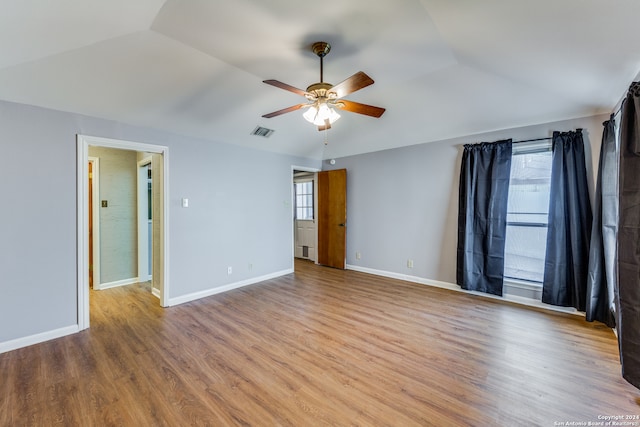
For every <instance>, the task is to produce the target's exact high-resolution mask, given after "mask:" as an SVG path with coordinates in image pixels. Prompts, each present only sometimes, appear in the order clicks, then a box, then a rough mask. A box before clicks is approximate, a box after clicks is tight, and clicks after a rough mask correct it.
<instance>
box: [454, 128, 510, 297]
mask: <svg viewBox="0 0 640 427" xmlns="http://www.w3.org/2000/svg"><path fill="white" fill-rule="evenodd" d="M510 174H511V140H510V139H509V140H504V141H498V142H495V143H487V142H484V143H481V144H473V145H471V144H468V145H465V146H464V152H463V153H462V167H461V169H460V195H459V205H458V253H457V261H458V263H457V267H456V279H457V282H458V285H460V286H461V287H462V289H467V290H470V291H479V292H486V293H490V294H494V295H502V281H503V274H504V244H505V235H506V233H507V196H508V194H509V175H510Z"/></svg>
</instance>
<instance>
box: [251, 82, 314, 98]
mask: <svg viewBox="0 0 640 427" xmlns="http://www.w3.org/2000/svg"><path fill="white" fill-rule="evenodd" d="M262 83H266V84H268V85H271V86H275V87H279V88H280V89H284V90H288V91H289V92H293V93H296V94H298V95H300V96H305V95H306V94H307V92H306V91H304V90H302V89H298V88H297V87H293V86H291V85H288V84H286V83H282V82H280V81H278V80H263V81H262Z"/></svg>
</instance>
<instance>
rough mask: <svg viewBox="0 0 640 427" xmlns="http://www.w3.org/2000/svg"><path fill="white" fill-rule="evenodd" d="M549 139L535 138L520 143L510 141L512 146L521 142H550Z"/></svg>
mask: <svg viewBox="0 0 640 427" xmlns="http://www.w3.org/2000/svg"><path fill="white" fill-rule="evenodd" d="M550 139H551V137H550V136H549V137H547V138H535V139H525V140H522V141H512V142H511V143H512V144H519V143H521V142H534V141H547V140H550Z"/></svg>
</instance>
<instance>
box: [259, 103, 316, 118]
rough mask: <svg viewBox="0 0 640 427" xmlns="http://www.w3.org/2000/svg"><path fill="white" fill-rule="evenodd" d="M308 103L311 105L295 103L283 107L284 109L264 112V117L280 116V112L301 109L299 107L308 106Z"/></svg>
mask: <svg viewBox="0 0 640 427" xmlns="http://www.w3.org/2000/svg"><path fill="white" fill-rule="evenodd" d="M307 105H309V104H298V105H293V106H291V107H289V108H283V109H282V110H278V111H274V112H273V113H269V114H264V115H263V116H262V117H265V118H267V119H270V118H271V117H275V116H279V115H280V114H285V113H290V112H292V111H296V110H299V109H301V108H303V107H306V106H307Z"/></svg>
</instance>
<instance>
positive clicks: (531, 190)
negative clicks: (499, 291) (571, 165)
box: [504, 141, 552, 285]
mask: <svg viewBox="0 0 640 427" xmlns="http://www.w3.org/2000/svg"><path fill="white" fill-rule="evenodd" d="M512 156H513V157H512V158H511V178H510V183H509V199H508V202H507V235H506V242H505V266H504V277H505V279H516V280H521V281H525V282H529V283H531V284H538V285H541V284H542V281H543V279H544V261H545V253H546V245H547V225H548V224H547V222H548V215H549V190H550V182H551V158H552V153H551V143H550V142H549V141H545V142H544V144H540V143H535V144H525V143H520V144H514V146H513V154H512Z"/></svg>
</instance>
